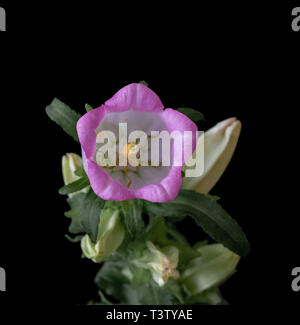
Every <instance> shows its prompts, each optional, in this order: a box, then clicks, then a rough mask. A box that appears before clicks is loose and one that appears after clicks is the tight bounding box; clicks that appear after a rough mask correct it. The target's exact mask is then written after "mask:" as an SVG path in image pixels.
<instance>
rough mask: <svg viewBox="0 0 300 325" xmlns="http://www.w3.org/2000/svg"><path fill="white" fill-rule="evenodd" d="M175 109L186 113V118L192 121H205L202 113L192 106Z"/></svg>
mask: <svg viewBox="0 0 300 325" xmlns="http://www.w3.org/2000/svg"><path fill="white" fill-rule="evenodd" d="M177 111H178V112H180V113H182V114H184V115H186V116H187V117H188V118H190V119H191V120H192V121H194V122H199V121H201V120H203V121H205V117H204V115H203V114H202V113H201V112H199V111H197V110H195V109H193V108H188V107H180V108H177Z"/></svg>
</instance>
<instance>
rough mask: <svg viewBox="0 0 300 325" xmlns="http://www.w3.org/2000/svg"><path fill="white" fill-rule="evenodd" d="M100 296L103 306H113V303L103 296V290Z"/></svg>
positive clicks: (99, 292)
mask: <svg viewBox="0 0 300 325" xmlns="http://www.w3.org/2000/svg"><path fill="white" fill-rule="evenodd" d="M98 295H99V297H100V299H101V302H102V303H103V305H113V303H112V302H110V301H109V300H108V299H107V298H106V297H105V295H104V294H103V292H102V291H101V290H98Z"/></svg>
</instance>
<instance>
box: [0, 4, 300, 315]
mask: <svg viewBox="0 0 300 325" xmlns="http://www.w3.org/2000/svg"><path fill="white" fill-rule="evenodd" d="M0 6H3V7H5V8H6V11H7V32H6V33H1V34H0V58H1V61H0V64H1V69H0V86H1V88H0V94H1V96H0V102H1V106H0V107H1V129H0V130H1V131H0V132H1V139H2V141H1V144H2V150H1V157H2V159H1V162H2V164H1V165H2V167H1V172H2V173H1V174H2V176H1V179H2V184H3V185H2V195H1V197H2V200H1V203H2V212H1V219H0V220H1V221H0V236H1V238H0V245H1V246H0V247H1V248H0V266H2V267H4V268H5V269H6V272H7V291H6V292H5V293H2V292H1V293H0V298H1V299H0V309H1V305H2V306H5V305H12V306H15V307H17V306H33V305H34V306H36V305H42V306H49V305H51V306H52V307H53V306H54V307H55V306H66V305H70V306H74V305H80V304H85V303H86V302H87V301H88V300H89V299H90V298H95V297H97V291H96V287H95V286H94V284H93V278H94V275H95V273H96V272H97V269H98V266H97V265H94V264H92V263H91V262H90V261H88V260H82V259H81V258H80V255H81V251H80V247H79V245H78V244H72V243H69V242H68V241H67V240H66V239H65V238H64V234H65V233H66V231H67V227H68V220H67V219H66V218H65V217H64V216H63V212H64V211H66V210H67V208H68V207H67V204H66V203H65V200H64V197H61V196H59V195H58V193H57V190H58V188H59V187H61V186H62V176H61V157H62V155H63V154H65V153H66V152H77V153H79V152H80V149H79V146H78V144H76V143H74V141H73V140H72V139H71V138H70V137H69V136H68V135H66V134H64V132H63V131H62V130H61V129H60V128H59V127H57V126H56V125H55V124H54V123H53V122H51V121H50V120H49V119H48V118H47V116H46V114H45V110H44V109H45V107H46V106H47V105H48V104H49V103H50V102H51V101H52V99H53V98H54V97H57V98H59V99H60V100H62V101H64V102H65V103H67V104H68V105H70V106H71V107H72V108H74V109H76V110H77V111H78V112H80V113H82V114H83V113H84V104H85V103H89V104H90V105H92V106H93V107H98V106H100V105H101V104H102V103H103V102H104V101H105V100H107V99H109V98H110V97H111V96H112V95H113V94H114V93H115V92H116V91H117V90H119V89H120V88H121V87H123V86H125V85H126V84H128V83H131V82H138V81H140V80H146V81H147V82H148V83H149V86H150V88H151V89H153V90H154V91H155V92H156V93H157V94H158V95H159V96H160V98H161V100H162V102H163V103H164V105H165V107H172V108H176V107H193V108H196V109H199V110H200V111H201V112H202V113H204V115H205V117H206V120H207V122H202V123H200V124H199V128H200V129H201V130H206V129H208V128H209V127H211V126H213V125H214V124H215V123H217V122H218V121H220V120H222V119H225V118H228V117H232V116H236V117H237V118H239V119H240V120H241V121H242V124H243V127H242V133H241V137H240V140H239V144H238V147H237V150H236V153H235V155H234V157H233V159H232V161H231V163H230V165H229V167H228V168H227V170H226V172H225V174H224V175H223V176H222V178H221V180H220V181H219V183H218V184H217V185H216V186H215V188H214V189H213V190H212V194H215V195H218V196H220V197H221V201H220V202H221V204H222V206H223V207H224V208H225V209H226V210H227V211H228V212H229V213H230V214H231V215H232V216H233V217H234V218H235V219H236V220H237V221H238V222H239V224H240V225H241V226H242V228H243V230H244V232H245V233H246V235H247V237H248V239H249V241H250V244H251V248H252V250H251V253H250V255H249V256H248V257H246V258H244V259H242V260H241V262H240V264H239V266H238V272H237V273H236V274H235V275H234V276H233V277H232V278H231V279H230V281H229V282H228V283H226V284H225V285H224V286H223V289H222V292H223V295H224V297H225V298H226V299H227V300H228V301H229V302H230V303H231V305H232V306H233V308H235V307H236V308H235V309H233V308H232V307H230V310H238V307H239V308H242V310H243V308H245V307H246V308H250V309H255V308H265V310H267V308H268V307H271V308H274V306H277V305H278V306H280V307H288V308H290V310H291V311H292V310H293V309H294V308H296V306H299V292H298V293H295V292H293V291H292V290H291V281H292V277H291V270H292V269H293V268H294V267H296V266H299V221H298V218H299V216H298V209H297V203H298V202H297V201H298V191H299V190H298V186H297V182H298V179H299V177H298V175H299V173H298V170H297V168H299V167H297V165H299V164H298V155H297V151H298V146H297V142H296V141H297V138H298V132H299V127H298V123H299V122H298V121H299V118H298V116H297V111H298V109H299V89H300V87H299V69H300V64H299V62H300V60H299V58H300V52H299V41H300V32H299V33H295V32H293V31H292V30H291V20H292V18H291V10H292V8H293V7H295V6H297V1H295V2H290V3H289V4H287V3H286V4H282V5H276V4H274V3H272V2H271V1H270V2H268V3H265V4H264V5H263V4H262V3H261V2H259V1H256V2H249V3H248V4H246V3H243V4H241V3H240V2H238V1H237V2H235V1H234V2H231V3H230V4H228V3H226V4H224V3H223V2H220V3H217V2H209V1H205V2H203V3H202V2H201V5H200V6H196V5H195V4H193V3H192V2H187V3H178V4H174V3H172V4H171V3H170V4H169V5H168V6H165V7H163V6H162V4H155V3H154V2H148V1H145V2H139V3H135V2H130V4H129V3H126V4H125V3H122V4H119V3H118V2H113V3H111V4H110V5H101V6H100V5H97V4H96V2H88V1H85V2H78V4H73V3H72V2H65V3H64V6H63V5H62V4H61V3H60V4H55V2H53V1H52V2H51V3H49V4H47V3H44V2H43V3H42V4H41V3H39V4H34V3H33V2H30V3H26V4H24V3H22V4H16V3H14V4H12V3H9V4H8V3H5V2H1V3H0ZM298 6H299V2H298ZM293 185H296V186H293ZM189 227H190V228H189V229H195V231H194V232H193V233H191V234H189V236H190V239H191V241H193V240H196V239H197V238H198V236H199V234H201V231H200V230H197V229H196V228H193V227H192V223H191V224H190V225H189ZM189 231H190V230H189ZM201 235H202V234H201ZM198 308H200V307H198ZM201 308H202V310H203V309H205V307H201ZM194 309H197V308H196V307H194ZM28 310H30V309H28Z"/></svg>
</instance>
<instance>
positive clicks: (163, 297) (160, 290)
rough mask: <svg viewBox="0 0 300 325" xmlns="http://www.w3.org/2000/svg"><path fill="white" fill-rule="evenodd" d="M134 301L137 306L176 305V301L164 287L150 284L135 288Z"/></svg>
mask: <svg viewBox="0 0 300 325" xmlns="http://www.w3.org/2000/svg"><path fill="white" fill-rule="evenodd" d="M135 291H136V299H137V301H138V302H139V305H176V304H178V301H177V299H176V298H175V296H173V295H172V294H171V293H170V292H169V291H168V290H166V288H165V287H159V286H158V285H157V284H155V283H153V282H151V283H149V284H146V285H144V286H141V287H139V288H137V289H136V290H135Z"/></svg>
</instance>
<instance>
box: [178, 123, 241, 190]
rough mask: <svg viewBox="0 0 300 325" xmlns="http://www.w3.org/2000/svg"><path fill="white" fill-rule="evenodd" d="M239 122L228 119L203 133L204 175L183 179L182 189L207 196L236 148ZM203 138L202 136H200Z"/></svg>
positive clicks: (239, 129) (239, 127)
mask: <svg viewBox="0 0 300 325" xmlns="http://www.w3.org/2000/svg"><path fill="white" fill-rule="evenodd" d="M240 131H241V122H240V121H239V120H237V119H236V118H234V117H233V118H229V119H227V120H224V121H222V122H219V123H218V124H217V125H215V126H214V127H213V128H211V129H209V130H208V131H207V132H205V133H204V173H203V174H202V175H201V176H200V177H189V178H188V177H184V179H183V185H182V188H184V189H193V190H195V191H197V192H200V193H204V194H207V193H208V192H209V191H210V190H211V189H212V188H213V187H214V185H215V184H216V183H217V181H218V180H219V178H220V177H221V176H222V174H223V172H224V170H225V169H226V167H227V165H228V164H229V162H230V160H231V158H232V155H233V153H234V150H235V148H236V145H237V142H238V139H239V135H240ZM202 136H203V135H202Z"/></svg>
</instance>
